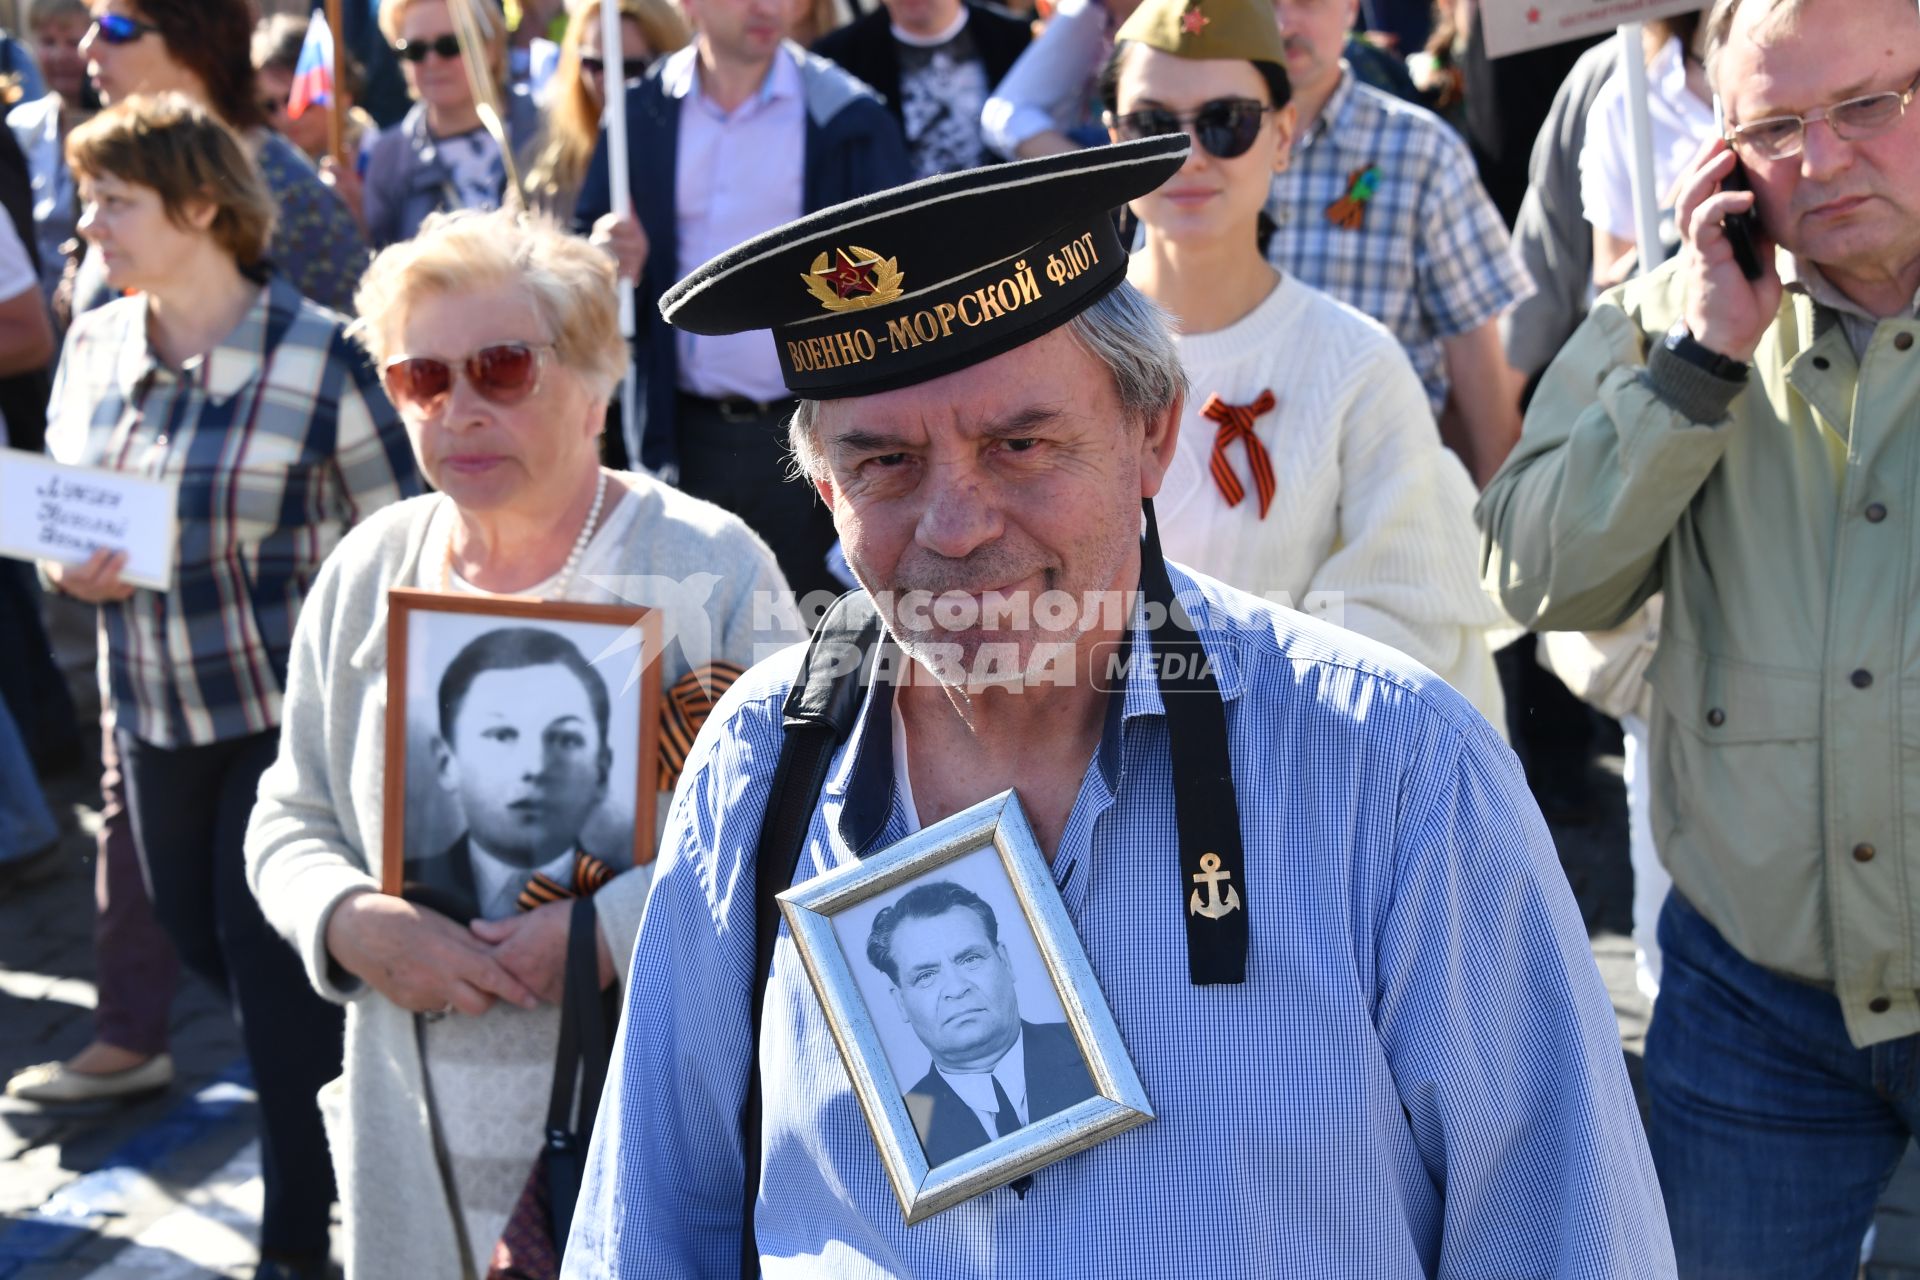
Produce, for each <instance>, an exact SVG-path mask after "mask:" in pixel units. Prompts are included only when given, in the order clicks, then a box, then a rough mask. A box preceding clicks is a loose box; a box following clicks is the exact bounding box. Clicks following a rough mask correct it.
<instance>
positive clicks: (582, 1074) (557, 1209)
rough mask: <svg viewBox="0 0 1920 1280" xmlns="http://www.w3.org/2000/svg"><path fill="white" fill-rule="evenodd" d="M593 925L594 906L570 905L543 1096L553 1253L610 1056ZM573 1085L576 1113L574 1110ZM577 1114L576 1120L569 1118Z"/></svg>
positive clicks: (609, 1017) (568, 1217) (562, 1241)
mask: <svg viewBox="0 0 1920 1280" xmlns="http://www.w3.org/2000/svg"><path fill="white" fill-rule="evenodd" d="M598 936H599V920H598V917H597V916H596V915H595V913H594V909H593V899H592V898H588V897H580V898H575V899H574V900H573V910H572V912H571V914H570V915H569V916H568V920H567V968H566V975H567V977H566V988H565V991H564V992H563V994H562V995H561V1003H560V1044H559V1047H558V1049H557V1051H556V1053H555V1057H554V1066H553V1090H552V1092H551V1093H550V1094H548V1096H547V1145H546V1149H545V1161H546V1168H547V1215H548V1222H549V1225H550V1227H551V1229H552V1232H553V1242H554V1245H555V1247H556V1248H557V1249H558V1250H560V1251H561V1252H563V1253H564V1252H565V1251H566V1247H567V1233H568V1231H569V1230H570V1229H571V1228H572V1225H573V1210H574V1206H575V1204H576V1203H577V1202H578V1201H579V1199H580V1184H581V1182H582V1181H583V1180H584V1177H585V1174H586V1156H587V1143H588V1141H589V1140H590V1139H591V1138H592V1136H593V1120H594V1116H595V1115H596V1114H597V1113H598V1112H599V1110H600V1091H601V1089H602V1088H604V1087H605V1085H606V1082H607V1065H608V1060H609V1059H610V1058H611V1057H612V1055H613V1041H612V1037H611V1035H610V1033H609V1027H610V1024H611V1023H612V1022H613V1021H614V1019H615V1018H616V1017H617V1016H618V1015H617V1012H614V1011H615V1010H617V1008H618V1006H617V1004H615V1003H614V1001H612V1000H610V999H608V998H607V997H608V996H609V995H611V993H610V992H609V993H603V992H602V991H601V990H600V952H599V947H598ZM576 1078H577V1079H578V1088H579V1102H580V1106H579V1109H578V1112H577V1113H576V1111H575V1108H574V1098H575V1081H576ZM576 1114H577V1115H578V1119H575V1116H576Z"/></svg>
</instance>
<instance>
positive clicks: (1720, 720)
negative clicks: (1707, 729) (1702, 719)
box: [1707, 707, 1727, 729]
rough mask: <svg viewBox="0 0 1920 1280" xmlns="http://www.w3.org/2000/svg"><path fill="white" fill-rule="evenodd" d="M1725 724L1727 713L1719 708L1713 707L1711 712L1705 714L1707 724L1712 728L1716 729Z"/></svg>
mask: <svg viewBox="0 0 1920 1280" xmlns="http://www.w3.org/2000/svg"><path fill="white" fill-rule="evenodd" d="M1726 722H1727V713H1726V712H1724V711H1722V710H1721V709H1720V708H1718V707H1715V708H1714V709H1713V710H1711V711H1709V712H1707V723H1708V724H1710V725H1712V726H1713V727H1714V728H1716V729H1718V728H1719V727H1720V726H1721V725H1723V724H1725V723H1726Z"/></svg>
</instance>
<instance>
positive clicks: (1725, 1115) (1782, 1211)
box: [1646, 892, 1920, 1280]
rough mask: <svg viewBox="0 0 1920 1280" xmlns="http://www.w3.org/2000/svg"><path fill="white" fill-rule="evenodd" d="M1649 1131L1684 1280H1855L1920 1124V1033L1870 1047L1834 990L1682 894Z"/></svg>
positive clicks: (1651, 1034)
mask: <svg viewBox="0 0 1920 1280" xmlns="http://www.w3.org/2000/svg"><path fill="white" fill-rule="evenodd" d="M1660 947H1661V950H1662V951H1663V952H1664V953H1665V966H1664V971H1663V972H1662V975H1661V981H1660V998H1659V999H1658V1000H1657V1001H1655V1002H1654V1009H1653V1025H1652V1027H1651V1028H1649V1030H1648V1032H1647V1053H1646V1086H1647V1102H1648V1108H1649V1120H1648V1124H1647V1139H1648V1142H1649V1144H1650V1145H1651V1146H1652V1148H1653V1162H1654V1166H1655V1168H1656V1169H1657V1170H1658V1171H1659V1174H1660V1188H1661V1191H1662V1193H1663V1194H1664V1195H1665V1197H1666V1202H1667V1221H1668V1225H1669V1226H1670V1227H1671V1228H1672V1230H1673V1247H1674V1253H1675V1254H1676V1256H1677V1257H1678V1258H1679V1262H1680V1275H1681V1277H1682V1280H1720V1278H1722V1277H1724V1278H1725V1280H1776V1278H1777V1280H1829V1278H1831V1280H1852V1277H1853V1276H1854V1275H1855V1273H1856V1272H1857V1271H1858V1269H1859V1265H1860V1242H1861V1240H1862V1238H1864V1237H1865V1235H1866V1233H1867V1226H1868V1224H1869V1223H1870V1222H1871V1221H1872V1219H1873V1208H1874V1203H1875V1201H1876V1200H1877V1199H1878V1198H1879V1195H1880V1192H1881V1190H1882V1188H1884V1187H1885V1186H1886V1184H1887V1180H1888V1179H1889V1178H1890V1177H1891V1176H1892V1175H1893V1170H1894V1166H1895V1165H1896V1164H1898V1163H1899V1160H1900V1156H1901V1153H1902V1152H1904V1151H1905V1150H1906V1146H1907V1142H1908V1140H1909V1138H1910V1136H1911V1135H1912V1134H1913V1132H1914V1130H1915V1126H1916V1122H1917V1121H1920V1070H1917V1069H1920V1052H1917V1050H1920V1044H1916V1042H1920V1036H1907V1037H1905V1038H1903V1039H1900V1040H1893V1041H1889V1042H1887V1043H1884V1044H1877V1045H1874V1046H1873V1047H1872V1048H1869V1049H1856V1048H1854V1047H1853V1045H1852V1043H1851V1042H1850V1041H1849V1040H1848V1039H1847V1030H1846V1026H1845V1024H1844V1023H1843V1022H1842V1020H1841V1017H1840V1004H1839V1001H1837V1000H1836V999H1835V998H1834V996H1833V993H1832V992H1830V991H1823V990H1821V989H1820V988H1818V987H1812V986H1807V985H1804V984H1802V983H1799V982H1795V981H1793V980H1792V979H1790V978H1784V977H1781V976H1779V975H1778V974H1775V973H1771V972H1769V971H1767V970H1765V969H1762V968H1760V967H1759V966H1758V965H1756V964H1754V963H1752V962H1751V961H1749V960H1747V959H1746V958H1745V957H1743V956H1741V955H1740V953H1739V952H1737V951H1735V950H1734V949H1733V948H1732V947H1731V946H1729V945H1728V944H1727V941H1726V939H1724V938H1722V937H1721V936H1720V933H1719V931H1718V930H1716V929H1715V928H1714V927H1713V926H1712V925H1711V924H1708V923H1707V921H1706V919H1705V917H1703V916H1701V914H1700V913H1699V912H1698V911H1696V910H1694V909H1693V907H1692V906H1691V905H1690V904H1688V902H1687V901H1686V899H1684V898H1682V897H1681V896H1680V894H1679V893H1677V892H1675V893H1670V894H1668V895H1667V904H1666V907H1665V908H1664V909H1663V910H1662V911H1661V913H1660Z"/></svg>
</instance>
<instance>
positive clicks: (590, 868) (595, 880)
mask: <svg viewBox="0 0 1920 1280" xmlns="http://www.w3.org/2000/svg"><path fill="white" fill-rule="evenodd" d="M613 876H614V871H613V868H612V867H610V866H608V865H607V864H606V863H604V862H602V861H600V859H598V858H596V857H594V856H593V855H592V854H590V853H576V854H574V855H573V883H572V884H561V883H560V882H559V881H558V880H555V879H554V878H553V877H552V876H549V875H545V874H543V873H541V872H538V871H536V872H534V873H533V875H532V876H531V877H529V878H528V880H527V884H526V887H525V888H524V889H522V890H520V893H519V896H517V897H516V898H514V900H513V903H514V905H515V906H517V907H519V908H520V909H521V910H522V911H532V910H533V909H534V908H535V907H544V906H546V905H547V904H548V903H549V902H559V901H560V900H562V899H563V898H591V897H592V896H593V895H594V894H596V893H598V892H600V890H601V887H602V886H604V885H605V884H606V883H607V881H609V880H611V879H613Z"/></svg>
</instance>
